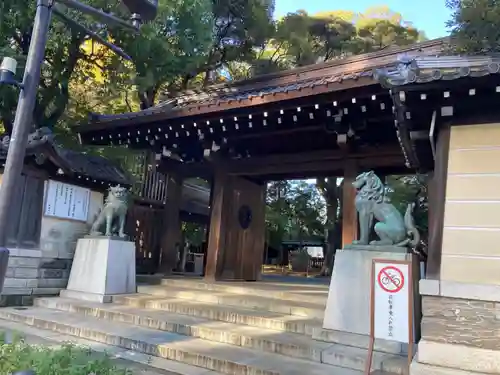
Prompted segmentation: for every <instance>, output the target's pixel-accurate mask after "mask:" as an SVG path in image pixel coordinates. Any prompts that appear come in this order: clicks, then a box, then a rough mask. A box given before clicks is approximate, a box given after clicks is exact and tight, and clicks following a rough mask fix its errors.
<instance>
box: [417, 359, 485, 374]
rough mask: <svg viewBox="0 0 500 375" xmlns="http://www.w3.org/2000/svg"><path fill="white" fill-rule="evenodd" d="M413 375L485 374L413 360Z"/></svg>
mask: <svg viewBox="0 0 500 375" xmlns="http://www.w3.org/2000/svg"><path fill="white" fill-rule="evenodd" d="M410 374H411V375H485V374H484V373H483V372H473V371H466V370H458V369H455V368H449V367H440V366H433V365H427V364H424V363H419V362H417V361H415V360H414V361H413V362H412V363H411V371H410Z"/></svg>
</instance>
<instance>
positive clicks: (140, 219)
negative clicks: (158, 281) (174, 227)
mask: <svg viewBox="0 0 500 375" xmlns="http://www.w3.org/2000/svg"><path fill="white" fill-rule="evenodd" d="M163 216H164V213H163V208H160V207H154V206H153V207H151V206H150V205H147V206H145V205H140V204H138V203H135V204H133V205H132V206H131V207H130V208H129V210H128V213H127V227H126V230H127V234H129V235H130V236H131V240H133V241H135V249H136V253H135V254H136V255H135V258H136V272H137V273H138V274H154V273H155V272H157V270H158V266H159V264H160V254H161V238H162V227H163Z"/></svg>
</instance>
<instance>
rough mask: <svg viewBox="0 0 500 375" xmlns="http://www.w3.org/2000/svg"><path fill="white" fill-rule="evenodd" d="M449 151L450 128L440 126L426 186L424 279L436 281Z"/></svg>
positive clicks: (439, 265)
mask: <svg viewBox="0 0 500 375" xmlns="http://www.w3.org/2000/svg"><path fill="white" fill-rule="evenodd" d="M449 150H450V126H449V125H442V127H441V129H440V131H439V134H438V138H437V142H436V160H435V162H434V172H433V174H432V178H431V179H430V181H429V186H428V191H429V193H428V194H429V197H428V199H429V224H428V227H429V243H428V254H427V271H426V279H434V280H438V279H439V277H440V271H441V253H442V246H443V223H444V207H445V201H446V181H447V176H448V154H449Z"/></svg>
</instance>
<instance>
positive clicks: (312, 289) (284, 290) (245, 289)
mask: <svg viewBox="0 0 500 375" xmlns="http://www.w3.org/2000/svg"><path fill="white" fill-rule="evenodd" d="M137 279H138V281H139V282H143V283H146V284H148V285H153V284H159V285H165V286H173V287H181V288H189V289H195V290H203V291H212V292H222V293H230V294H239V295H248V296H256V297H260V296H262V295H265V296H267V297H269V298H273V299H281V300H285V301H298V302H302V303H314V304H319V305H322V306H325V305H326V300H327V298H328V284H326V283H321V282H318V283H307V284H305V283H301V284H298V283H273V282H257V283H250V284H249V283H248V282H246V283H244V282H214V283H208V282H204V281H203V280H199V279H189V278H161V277H158V276H149V275H148V276H138V277H137Z"/></svg>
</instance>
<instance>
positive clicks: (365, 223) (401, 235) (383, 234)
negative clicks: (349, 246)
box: [352, 171, 420, 247]
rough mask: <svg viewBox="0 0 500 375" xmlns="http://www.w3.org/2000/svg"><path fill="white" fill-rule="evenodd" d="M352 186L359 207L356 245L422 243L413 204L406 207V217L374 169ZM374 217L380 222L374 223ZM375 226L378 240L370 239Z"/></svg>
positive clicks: (409, 245)
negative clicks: (387, 194)
mask: <svg viewBox="0 0 500 375" xmlns="http://www.w3.org/2000/svg"><path fill="white" fill-rule="evenodd" d="M352 185H353V186H354V187H355V188H356V189H357V194H356V200H355V204H356V210H357V211H358V215H359V216H358V217H359V229H360V236H359V240H357V241H354V242H353V245H368V244H369V245H376V246H401V247H403V246H408V247H415V246H417V245H418V243H419V242H420V234H419V232H418V230H417V228H416V227H415V222H414V219H413V209H414V207H415V204H414V203H410V204H409V205H408V206H407V208H406V213H405V215H404V217H403V216H402V215H401V213H400V212H399V211H398V209H397V208H396V207H394V205H393V204H392V203H390V202H389V201H388V199H387V197H386V195H385V192H386V189H385V186H384V184H383V183H382V181H381V180H380V178H378V177H377V175H375V173H374V172H373V171H370V172H365V173H361V174H360V175H359V176H358V177H356V180H355V181H354V182H353V183H352ZM374 219H376V220H377V223H375V225H373V224H374V223H373V222H374ZM372 228H373V229H374V230H375V233H376V234H377V236H378V237H379V240H375V241H371V242H369V240H370V232H371V230H372Z"/></svg>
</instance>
